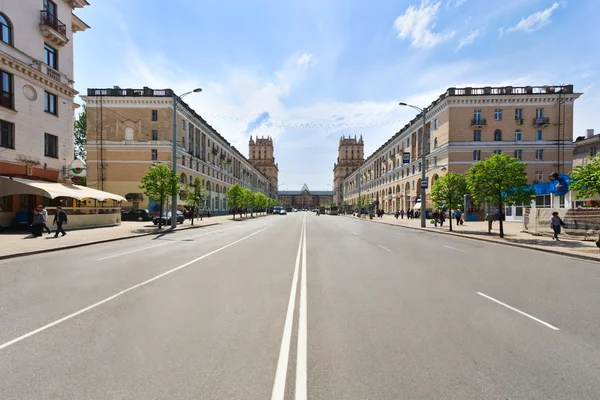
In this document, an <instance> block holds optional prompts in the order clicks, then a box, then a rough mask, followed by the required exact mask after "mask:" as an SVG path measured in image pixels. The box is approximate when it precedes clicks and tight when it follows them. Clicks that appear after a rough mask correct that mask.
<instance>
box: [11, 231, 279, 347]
mask: <svg viewBox="0 0 600 400" xmlns="http://www.w3.org/2000/svg"><path fill="white" fill-rule="evenodd" d="M265 229H267V228H263V229H261V230H259V231H256V232H254V233H252V234H250V235H248V236H245V237H243V238H241V239H238V240H236V241H235V242H231V243H229V244H227V245H225V246H223V247H220V248H218V249H216V250H213V251H211V252H210V253H206V254H205V255H203V256H200V257H198V258H194V259H193V260H192V261H188V262H186V263H185V264H181V265H180V266H178V267H175V268H173V269H170V270H168V271H166V272H163V273H162V274H160V275H156V276H155V277H154V278H150V279H148V280H145V281H144V282H141V283H138V284H137V285H133V286H131V287H129V288H127V289H124V290H121V291H120V292H118V293H116V294H113V295H112V296H110V297H107V298H105V299H104V300H100V301H99V302H97V303H94V304H92V305H90V306H87V307H85V308H82V309H81V310H79V311H75V312H74V313H72V314H69V315H67V316H65V317H62V318H60V319H57V320H56V321H54V322H50V323H49V324H47V325H44V326H42V327H40V328H37V329H35V330H33V331H31V332H28V333H26V334H24V335H22V336H19V337H18V338H15V339H13V340H11V341H8V342H6V343H4V344H2V345H0V350H2V349H5V348H7V347H9V346H12V345H13V344H15V343H18V342H20V341H22V340H25V339H27V338H28V337H31V336H33V335H36V334H38V333H40V332H43V331H45V330H46V329H50V328H52V327H53V326H56V325H58V324H60V323H62V322H65V321H68V320H70V319H72V318H74V317H76V316H78V315H81V314H83V313H84V312H86V311H89V310H92V309H94V308H96V307H98V306H101V305H102V304H104V303H108V302H109V301H111V300H114V299H116V298H117V297H120V296H122V295H124V294H125V293H128V292H131V291H132V290H135V289H137V288H140V287H142V286H145V285H147V284H149V283H152V282H154V281H156V280H159V279H160V278H164V277H165V276H167V275H170V274H172V273H173V272H176V271H179V270H180V269H183V268H185V267H188V266H190V265H192V264H194V263H196V262H198V261H200V260H203V259H205V258H207V257H210V256H212V255H213V254H215V253H218V252H220V251H222V250H225V249H226V248H228V247H231V246H233V245H235V244H238V243H240V242H242V241H244V240H246V239H249V238H251V237H252V236H254V235H257V234H259V233H261V232H262V231H264V230H265Z"/></svg>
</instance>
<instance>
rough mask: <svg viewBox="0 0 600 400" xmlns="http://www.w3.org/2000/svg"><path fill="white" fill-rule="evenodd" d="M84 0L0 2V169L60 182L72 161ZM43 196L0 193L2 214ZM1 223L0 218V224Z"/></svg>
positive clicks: (25, 207)
mask: <svg viewBox="0 0 600 400" xmlns="http://www.w3.org/2000/svg"><path fill="white" fill-rule="evenodd" d="M87 5H89V4H88V2H87V1H86V0H70V1H64V0H57V1H56V2H53V1H50V0H11V1H2V2H0V84H1V85H2V87H1V93H0V176H4V177H11V178H26V179H31V180H44V181H53V182H58V181H62V180H63V179H64V178H68V174H67V173H66V172H65V171H67V169H68V166H69V165H70V163H71V162H72V161H73V158H74V153H73V119H74V108H75V107H76V105H75V104H74V103H73V99H74V96H75V95H76V94H77V92H76V91H75V89H74V86H73V83H74V82H73V81H74V77H73V40H74V34H75V33H76V32H81V31H84V30H86V29H88V28H89V27H88V26H87V25H86V24H85V23H84V22H83V21H81V20H80V19H79V18H78V17H77V16H76V15H75V14H73V11H74V10H75V9H77V8H82V7H85V6H87ZM42 201H43V198H40V196H38V197H37V198H36V196H34V195H11V196H4V197H1V196H0V210H2V211H3V212H4V214H3V215H5V216H6V218H12V217H13V216H14V212H17V211H27V210H30V208H31V207H33V205H34V204H38V203H41V202H42ZM2 223H4V224H6V223H7V221H3V220H2V218H0V224H2Z"/></svg>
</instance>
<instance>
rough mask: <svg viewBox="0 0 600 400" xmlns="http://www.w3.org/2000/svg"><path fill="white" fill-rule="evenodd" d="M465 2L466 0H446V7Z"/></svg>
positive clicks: (458, 5)
mask: <svg viewBox="0 0 600 400" xmlns="http://www.w3.org/2000/svg"><path fill="white" fill-rule="evenodd" d="M466 2H467V0H448V2H447V3H446V8H450V7H460V6H461V5H463V4H464V3H466Z"/></svg>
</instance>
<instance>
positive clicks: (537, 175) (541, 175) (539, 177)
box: [535, 171, 544, 182]
mask: <svg viewBox="0 0 600 400" xmlns="http://www.w3.org/2000/svg"><path fill="white" fill-rule="evenodd" d="M535 180H536V181H537V182H542V181H543V180H544V173H543V172H542V171H535Z"/></svg>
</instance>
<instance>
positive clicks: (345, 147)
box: [333, 136, 365, 206]
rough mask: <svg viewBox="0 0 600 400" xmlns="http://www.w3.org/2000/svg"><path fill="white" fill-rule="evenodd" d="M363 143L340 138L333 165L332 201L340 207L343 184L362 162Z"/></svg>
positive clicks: (361, 140) (360, 139) (352, 139)
mask: <svg viewBox="0 0 600 400" xmlns="http://www.w3.org/2000/svg"><path fill="white" fill-rule="evenodd" d="M364 147H365V145H364V142H363V138H362V136H361V137H360V138H359V139H356V136H355V137H354V138H351V137H348V138H346V137H341V138H340V144H339V146H338V157H337V162H335V163H334V164H333V201H334V202H335V203H336V204H337V205H338V206H341V204H342V201H343V197H344V196H343V191H344V190H343V182H344V179H346V177H348V176H349V175H350V174H351V173H353V172H354V171H356V170H357V169H358V167H360V165H361V164H362V163H363V162H364V157H365V156H364Z"/></svg>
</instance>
